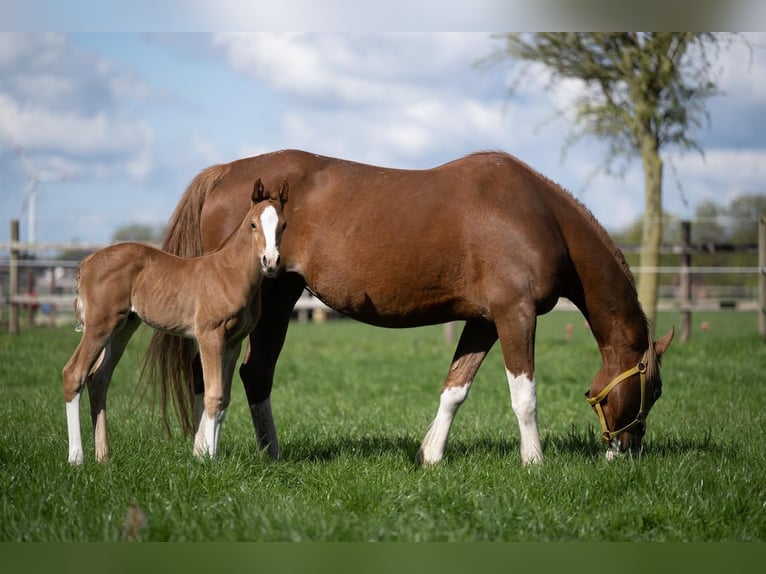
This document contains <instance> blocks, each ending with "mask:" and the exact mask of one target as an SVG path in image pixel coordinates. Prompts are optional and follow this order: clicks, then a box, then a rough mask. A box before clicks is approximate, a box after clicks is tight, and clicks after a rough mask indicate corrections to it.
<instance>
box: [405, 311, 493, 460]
mask: <svg viewBox="0 0 766 574" xmlns="http://www.w3.org/2000/svg"><path fill="white" fill-rule="evenodd" d="M496 340H497V331H496V330H495V326H494V325H493V324H492V323H490V322H488V321H484V320H471V321H467V322H466V324H465V327H464V328H463V332H462V334H461V335H460V341H459V342H458V344H457V349H456V350H455V355H454V357H453V359H452V365H451V366H450V370H449V373H448V374H447V380H446V381H445V382H444V385H443V386H442V391H441V397H440V399H439V410H438V412H437V413H436V418H435V419H434V420H433V422H432V423H431V426H430V427H429V429H428V433H427V434H426V436H425V438H424V439H423V443H422V444H421V446H420V450H418V454H417V460H418V462H419V463H420V464H422V465H432V464H436V463H437V462H439V461H440V460H441V459H442V457H443V456H444V450H445V448H446V447H447V436H448V435H449V430H450V427H451V426H452V420H453V419H454V418H455V414H457V411H458V408H460V405H461V404H463V402H464V401H465V399H466V398H467V397H468V391H469V390H470V389H471V384H472V383H473V378H474V376H475V375H476V371H477V370H478V369H479V366H480V365H481V363H482V361H483V360H484V357H485V356H486V355H487V353H488V352H489V350H490V349H491V348H492V345H494V343H495V341H496Z"/></svg>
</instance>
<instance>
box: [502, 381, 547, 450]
mask: <svg viewBox="0 0 766 574" xmlns="http://www.w3.org/2000/svg"><path fill="white" fill-rule="evenodd" d="M505 374H506V376H507V377H508V386H509V387H510V389H511V407H512V408H513V412H514V413H515V414H516V419H517V420H518V421H519V433H520V435H521V462H522V463H523V464H530V463H538V462H542V460H543V447H542V446H541V444H540V431H539V430H538V428H537V388H536V384H535V377H534V375H533V376H532V378H531V379H530V378H529V377H528V376H527V375H526V374H521V375H519V376H516V375H513V374H512V373H511V372H510V371H509V370H508V369H506V370H505Z"/></svg>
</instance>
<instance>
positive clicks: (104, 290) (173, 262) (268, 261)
mask: <svg viewBox="0 0 766 574" xmlns="http://www.w3.org/2000/svg"><path fill="white" fill-rule="evenodd" d="M251 190H252V193H251V194H250V196H251V197H250V198H249V199H248V202H249V208H248V209H247V210H246V213H241V214H240V215H243V216H244V219H242V218H241V217H240V223H239V224H238V226H235V227H232V228H231V229H230V230H229V234H228V235H229V236H230V237H228V238H227V239H225V240H224V241H222V242H221V243H222V245H221V247H220V249H218V250H216V251H214V252H212V253H210V254H207V255H204V256H201V257H196V258H191V259H184V258H181V257H177V256H175V255H171V254H169V253H165V252H163V251H160V250H159V249H156V248H154V247H151V246H149V245H143V244H140V243H120V244H116V245H111V246H109V247H105V248H104V249H101V250H99V251H97V252H96V253H94V254H92V255H90V256H88V257H87V258H85V259H84V260H83V261H82V263H81V264H80V271H79V275H78V279H77V298H76V300H75V315H76V316H77V320H78V327H79V328H80V329H81V330H82V332H83V336H82V339H81V340H80V343H79V345H78V346H77V349H76V350H75V352H74V354H73V355H72V358H71V359H70V360H69V362H68V363H67V364H66V366H65V367H64V371H63V378H64V400H65V401H66V413H67V427H68V431H69V462H70V463H74V464H80V463H82V460H83V451H82V440H81V435H80V410H79V403H80V393H81V391H82V388H83V386H85V385H86V384H87V385H88V396H89V398H90V408H91V418H92V422H93V429H94V436H95V450H96V460H99V461H100V460H104V459H106V458H107V457H108V456H109V437H108V433H107V426H106V394H107V390H108V386H109V382H110V380H111V377H112V373H113V372H114V369H115V367H116V366H117V363H118V361H119V360H120V357H121V356H122V353H123V351H124V350H125V346H126V345H127V344H128V341H129V340H130V337H131V336H132V335H133V333H134V332H135V331H136V329H137V328H138V326H139V325H140V324H141V321H144V322H145V323H147V324H148V325H151V326H152V327H154V328H155V329H160V330H163V331H166V332H169V333H173V334H175V335H180V336H183V337H191V338H193V339H194V340H196V341H197V344H198V345H199V354H200V357H201V367H202V378H203V380H204V399H203V397H202V396H201V395H200V396H199V397H197V402H196V409H195V410H196V412H195V419H196V425H197V429H198V430H197V436H196V438H195V441H194V452H195V454H197V455H199V456H202V455H206V454H207V455H209V456H211V457H214V456H215V454H216V451H217V448H218V440H219V436H220V429H221V424H222V423H223V419H224V417H225V415H226V408H227V406H228V404H229V397H230V390H231V379H232V376H233V374H234V367H235V366H236V365H235V363H236V360H237V357H238V356H239V352H240V348H241V343H242V340H243V339H244V338H245V337H247V335H248V334H249V333H250V332H251V331H252V329H253V327H254V325H255V324H256V322H257V321H258V317H259V314H260V293H259V290H260V287H261V283H262V281H263V278H264V276H266V277H269V276H272V275H274V274H276V271H277V269H278V267H279V260H280V255H279V244H280V241H281V237H282V232H283V230H284V227H285V219H284V213H283V207H284V204H285V202H286V201H287V192H288V188H287V182H286V181H285V182H283V184H282V187H281V189H280V192H279V194H278V197H273V198H272V197H271V196H270V195H269V194H268V193H267V192H265V190H264V187H263V184H262V183H261V180H260V179H258V180H257V181H256V182H255V185H254V187H252V188H251ZM203 410H204V415H205V416H203Z"/></svg>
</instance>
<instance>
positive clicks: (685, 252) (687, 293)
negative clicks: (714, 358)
mask: <svg viewBox="0 0 766 574" xmlns="http://www.w3.org/2000/svg"><path fill="white" fill-rule="evenodd" d="M691 229H692V226H691V222H690V221H682V222H681V272H680V276H679V279H680V281H679V289H680V291H681V292H680V296H681V342H682V343H688V342H689V339H691V337H692V282H691V274H690V272H689V271H690V268H691V266H692V232H691Z"/></svg>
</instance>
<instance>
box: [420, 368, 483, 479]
mask: <svg viewBox="0 0 766 574" xmlns="http://www.w3.org/2000/svg"><path fill="white" fill-rule="evenodd" d="M470 388H471V381H468V383H466V384H465V385H463V386H462V387H447V388H446V389H444V390H443V391H442V394H441V397H440V398H439V410H438V411H437V413H436V418H435V419H434V420H433V422H432V423H431V426H430V427H429V428H428V433H426V437H425V438H424V439H423V444H422V445H421V446H420V458H421V462H422V463H423V464H436V463H437V462H439V461H440V460H441V459H442V457H443V456H444V450H445V449H446V448H447V435H448V434H449V429H450V426H452V420H453V419H454V418H455V413H457V410H458V408H459V407H460V405H461V404H463V401H465V399H466V397H468V391H469V390H470Z"/></svg>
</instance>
